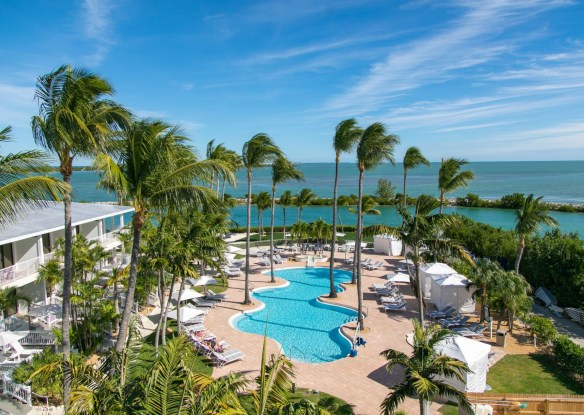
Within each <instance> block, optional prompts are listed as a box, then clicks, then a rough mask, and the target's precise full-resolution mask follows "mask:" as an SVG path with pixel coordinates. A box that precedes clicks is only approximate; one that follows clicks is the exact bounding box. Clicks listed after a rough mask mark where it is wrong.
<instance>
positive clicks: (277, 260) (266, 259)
mask: <svg viewBox="0 0 584 415" xmlns="http://www.w3.org/2000/svg"><path fill="white" fill-rule="evenodd" d="M272 259H273V261H274V264H283V263H284V259H283V258H282V257H281V256H280V255H278V254H274V255H272ZM257 263H258V265H261V266H264V267H269V266H270V256H269V255H267V256H261V257H260V259H259V261H258V262H257Z"/></svg>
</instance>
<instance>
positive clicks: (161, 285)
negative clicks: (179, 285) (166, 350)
mask: <svg viewBox="0 0 584 415" xmlns="http://www.w3.org/2000/svg"><path fill="white" fill-rule="evenodd" d="M158 291H159V295H158V300H159V301H160V317H159V318H158V324H157V325H156V334H155V335H154V351H155V353H156V354H158V345H159V344H160V331H161V329H162V317H163V316H164V305H165V303H166V287H165V284H164V269H162V268H161V269H160V271H159V272H158Z"/></svg>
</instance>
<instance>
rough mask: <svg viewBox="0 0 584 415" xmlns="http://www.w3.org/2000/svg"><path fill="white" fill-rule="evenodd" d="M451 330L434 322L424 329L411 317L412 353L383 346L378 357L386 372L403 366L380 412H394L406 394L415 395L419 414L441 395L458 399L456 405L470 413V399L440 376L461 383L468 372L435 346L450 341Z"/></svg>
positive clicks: (387, 414) (428, 408) (465, 366)
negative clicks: (401, 377) (402, 376)
mask: <svg viewBox="0 0 584 415" xmlns="http://www.w3.org/2000/svg"><path fill="white" fill-rule="evenodd" d="M451 337H452V333H451V332H450V331H449V330H448V329H444V328H441V327H440V326H439V325H437V324H435V325H432V326H428V327H427V328H424V326H423V325H422V324H421V323H419V322H417V321H416V320H414V337H413V342H414V345H413V352H412V355H411V356H409V357H408V356H407V355H406V354H405V353H402V352H400V351H398V350H393V349H387V350H384V351H383V352H381V356H383V357H385V358H386V359H387V366H386V368H387V371H388V372H390V373H391V372H392V371H393V369H394V368H395V367H396V366H402V367H404V368H405V371H406V376H405V379H404V380H403V381H402V382H401V383H400V384H399V385H397V386H396V387H395V388H394V390H393V392H391V393H390V394H389V395H387V396H386V397H385V399H384V400H383V402H382V403H381V411H382V413H383V414H386V415H389V414H394V413H395V412H396V410H397V409H398V407H399V405H400V403H402V402H403V401H404V400H405V399H406V397H408V396H412V395H415V396H417V397H418V400H419V402H420V414H421V415H428V414H429V413H430V404H431V403H432V401H433V400H434V399H435V398H436V397H439V396H441V397H445V398H450V399H454V400H456V401H458V405H459V407H461V408H463V409H465V410H467V411H469V412H472V410H471V406H470V402H469V401H468V399H467V397H466V395H465V394H464V392H460V391H459V390H457V389H456V388H454V387H453V386H450V385H448V384H447V383H445V382H444V381H442V380H439V379H440V378H444V377H446V378H449V377H451V378H455V379H457V380H459V381H462V382H464V375H465V374H466V373H468V372H470V369H469V368H468V366H467V365H466V363H463V362H461V361H460V360H457V359H454V358H452V357H449V356H446V355H443V354H439V353H438V352H437V351H436V346H437V345H438V344H439V343H444V342H448V341H450V338H451Z"/></svg>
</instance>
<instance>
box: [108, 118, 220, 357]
mask: <svg viewBox="0 0 584 415" xmlns="http://www.w3.org/2000/svg"><path fill="white" fill-rule="evenodd" d="M186 141H187V139H186V137H184V136H183V135H182V130H181V129H180V128H179V127H178V126H170V125H168V124H166V123H164V122H161V121H152V120H143V121H135V122H134V123H133V124H132V125H131V126H130V127H129V128H128V129H127V130H126V131H125V133H124V136H123V138H122V139H121V140H120V142H119V145H118V147H119V154H118V160H117V163H116V161H115V160H114V159H113V158H111V157H109V156H105V158H106V160H107V163H106V164H107V165H108V166H109V169H110V170H111V171H113V172H115V175H116V176H123V177H124V181H125V182H126V183H127V186H128V187H127V189H126V192H127V194H128V196H129V197H130V198H131V199H132V200H133V207H134V216H133V218H132V228H133V242H132V254H131V259H130V272H129V275H128V292H127V294H126V304H125V307H124V311H123V313H122V319H121V323H120V330H119V333H118V339H117V341H116V350H117V351H118V352H120V351H121V350H122V349H123V347H124V344H125V341H126V336H127V332H128V325H129V323H130V316H131V313H132V307H133V305H134V293H135V290H136V276H137V264H138V255H139V251H140V238H141V232H142V228H143V226H144V224H145V222H146V221H147V220H148V217H149V214H150V211H151V210H156V209H158V210H162V209H174V210H180V209H181V208H184V207H191V206H193V205H194V206H213V207H216V208H219V207H220V203H219V201H218V199H217V198H216V197H215V195H214V194H213V192H212V191H211V190H210V189H209V188H207V187H205V186H201V185H196V184H193V183H196V182H197V181H198V182H201V181H207V180H209V179H210V177H211V175H212V173H213V172H217V171H221V174H226V175H228V174H230V173H229V170H228V169H227V168H226V167H225V165H224V163H223V162H221V161H217V160H197V158H196V156H195V155H194V153H193V151H192V150H191V148H190V147H189V146H188V145H187V144H186Z"/></svg>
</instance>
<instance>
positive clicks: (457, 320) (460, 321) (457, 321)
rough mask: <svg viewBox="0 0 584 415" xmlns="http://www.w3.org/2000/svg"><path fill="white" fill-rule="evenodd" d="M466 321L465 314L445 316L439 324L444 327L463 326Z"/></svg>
mask: <svg viewBox="0 0 584 415" xmlns="http://www.w3.org/2000/svg"><path fill="white" fill-rule="evenodd" d="M467 321H468V317H467V316H458V317H454V318H447V319H444V320H440V322H439V323H440V325H441V326H442V327H444V328H447V329H451V328H453V327H459V326H464V325H465V324H466V322H467Z"/></svg>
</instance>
